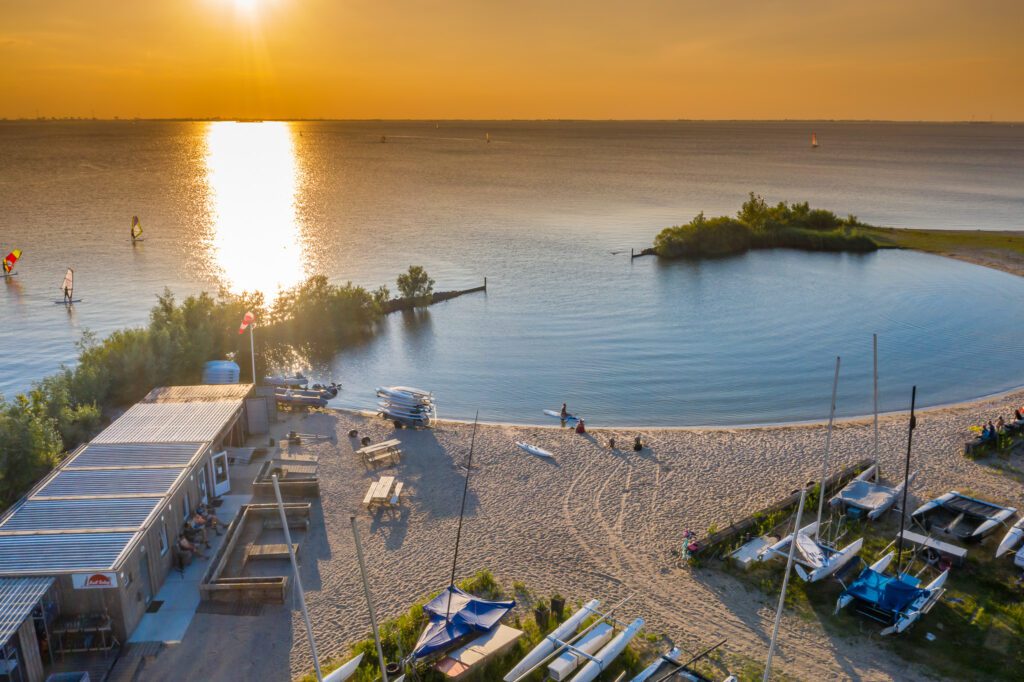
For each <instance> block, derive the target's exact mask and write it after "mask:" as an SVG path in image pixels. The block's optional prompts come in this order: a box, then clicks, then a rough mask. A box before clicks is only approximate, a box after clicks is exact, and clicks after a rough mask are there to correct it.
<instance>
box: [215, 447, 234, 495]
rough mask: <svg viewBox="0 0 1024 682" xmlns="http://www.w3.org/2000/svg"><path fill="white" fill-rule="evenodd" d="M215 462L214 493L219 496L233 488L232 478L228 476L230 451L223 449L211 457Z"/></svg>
mask: <svg viewBox="0 0 1024 682" xmlns="http://www.w3.org/2000/svg"><path fill="white" fill-rule="evenodd" d="M210 461H211V462H213V494H214V495H216V496H217V497H220V496H221V495H224V494H225V493H227V492H228V491H230V490H231V478H230V477H229V476H228V453H227V451H226V450H222V451H221V452H218V453H216V454H214V455H213V457H211V458H210Z"/></svg>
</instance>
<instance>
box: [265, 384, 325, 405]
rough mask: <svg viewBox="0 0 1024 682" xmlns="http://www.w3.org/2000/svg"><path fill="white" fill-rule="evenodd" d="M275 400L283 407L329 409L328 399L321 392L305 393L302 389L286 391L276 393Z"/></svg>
mask: <svg viewBox="0 0 1024 682" xmlns="http://www.w3.org/2000/svg"><path fill="white" fill-rule="evenodd" d="M274 400H276V401H277V402H278V403H280V404H282V405H301V406H304V407H327V399H326V398H324V397H323V396H321V395H320V393H319V391H303V390H300V389H291V388H288V389H284V390H278V391H275V392H274Z"/></svg>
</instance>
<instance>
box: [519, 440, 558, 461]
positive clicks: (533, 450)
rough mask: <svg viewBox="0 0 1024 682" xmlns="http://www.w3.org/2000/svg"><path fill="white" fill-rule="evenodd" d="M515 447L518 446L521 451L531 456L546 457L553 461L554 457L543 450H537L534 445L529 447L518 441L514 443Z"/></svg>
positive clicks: (527, 444)
mask: <svg viewBox="0 0 1024 682" xmlns="http://www.w3.org/2000/svg"><path fill="white" fill-rule="evenodd" d="M516 445H518V446H519V447H520V448H521V449H523V450H526V451H527V452H529V453H530V454H531V455H536V456H538V457H547V458H548V459H554V457H555V456H554V455H552V454H551V453H550V452H548V451H547V450H545V449H544V448H539V447H537V446H536V445H530V444H529V443H524V442H522V441H520V440H517V441H516Z"/></svg>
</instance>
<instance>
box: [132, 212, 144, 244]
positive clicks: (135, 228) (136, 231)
mask: <svg viewBox="0 0 1024 682" xmlns="http://www.w3.org/2000/svg"><path fill="white" fill-rule="evenodd" d="M141 236H142V222H141V221H139V216H137V215H133V216H132V241H135V240H136V239H138V238H139V237H141Z"/></svg>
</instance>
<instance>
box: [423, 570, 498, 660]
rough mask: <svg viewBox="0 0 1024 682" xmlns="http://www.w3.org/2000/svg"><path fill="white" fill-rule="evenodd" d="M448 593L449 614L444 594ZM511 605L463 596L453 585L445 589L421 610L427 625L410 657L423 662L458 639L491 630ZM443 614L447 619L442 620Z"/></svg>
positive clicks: (446, 598) (446, 595)
mask: <svg viewBox="0 0 1024 682" xmlns="http://www.w3.org/2000/svg"><path fill="white" fill-rule="evenodd" d="M449 593H451V611H450V612H449V607H448V594H449ZM515 605H516V603H515V601H487V600H485V599H480V598H479V597H474V596H473V595H471V594H467V593H466V592H463V591H462V590H460V589H459V588H457V587H455V586H454V585H453V586H451V587H448V588H445V590H444V591H443V592H441V594H439V595H437V596H436V597H434V598H433V599H431V600H430V601H429V602H427V603H426V604H425V605H424V606H423V610H424V611H425V612H426V613H427V616H428V617H429V618H430V621H429V622H428V623H427V627H426V628H425V629H424V630H423V634H421V635H420V638H419V641H417V642H416V648H415V649H413V652H412V653H413V656H415V657H416V658H424V657H425V656H429V655H430V654H432V653H434V652H436V651H442V650H444V649H445V648H447V647H449V646H450V645H452V644H453V643H454V642H456V641H457V640H459V639H461V638H462V637H464V636H466V635H468V634H471V633H479V634H483V633H485V632H487V631H488V630H490V629H491V628H493V627H494V626H495V625H497V624H498V621H499V620H501V617H502V616H504V615H505V614H506V613H508V612H509V611H511V610H512V607H514V606H515ZM446 614H447V617H446Z"/></svg>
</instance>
